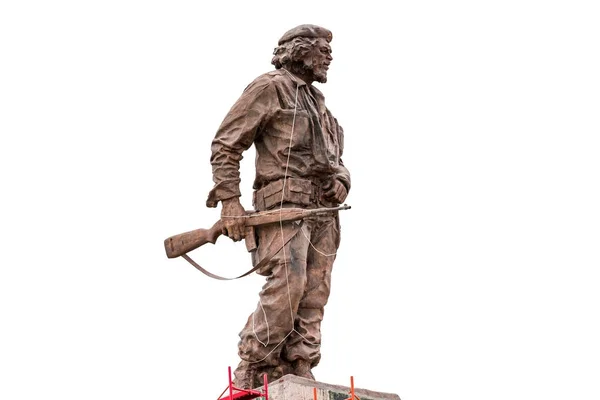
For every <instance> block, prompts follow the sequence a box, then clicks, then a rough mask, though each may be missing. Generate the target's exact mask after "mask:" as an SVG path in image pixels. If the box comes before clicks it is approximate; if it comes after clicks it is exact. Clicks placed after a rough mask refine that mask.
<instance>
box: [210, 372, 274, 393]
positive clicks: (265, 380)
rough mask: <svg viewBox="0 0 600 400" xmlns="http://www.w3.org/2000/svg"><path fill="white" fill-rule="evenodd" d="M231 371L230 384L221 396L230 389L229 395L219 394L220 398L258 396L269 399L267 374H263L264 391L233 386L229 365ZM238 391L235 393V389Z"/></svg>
mask: <svg viewBox="0 0 600 400" xmlns="http://www.w3.org/2000/svg"><path fill="white" fill-rule="evenodd" d="M228 372H229V385H228V386H227V387H226V388H225V390H223V393H221V396H223V395H224V394H225V392H227V390H229V396H227V397H221V396H219V398H218V400H250V399H256V398H257V397H264V398H265V400H269V382H268V379H267V374H265V375H264V376H263V384H264V392H261V391H260V390H254V389H240V388H238V387H235V386H233V380H232V379H231V367H228ZM234 390H235V391H236V392H235V393H233V391H234Z"/></svg>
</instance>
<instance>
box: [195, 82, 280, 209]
mask: <svg viewBox="0 0 600 400" xmlns="http://www.w3.org/2000/svg"><path fill="white" fill-rule="evenodd" d="M276 102H277V93H276V91H275V88H274V87H273V86H272V84H271V81H270V80H269V79H268V78H266V77H260V78H258V79H256V80H255V81H254V82H252V83H251V84H250V85H248V87H247V88H246V89H245V90H244V92H243V93H242V95H241V97H240V98H239V99H238V101H237V102H236V103H235V104H234V105H233V107H232V108H231V110H230V111H229V113H228V114H227V116H226V117H225V119H224V120H223V122H222V123H221V126H220V127H219V129H218V131H217V133H216V135H215V138H214V139H213V141H212V145H211V151H212V155H211V158H210V163H211V165H212V172H213V181H214V183H215V185H214V187H213V188H212V190H211V191H210V192H209V194H208V199H207V200H206V206H207V207H216V206H217V203H218V202H219V201H221V200H226V199H229V198H231V197H235V196H237V197H239V196H240V195H241V193H240V188H239V186H240V171H239V168H240V161H241V160H242V153H243V152H244V151H245V150H247V149H248V148H249V147H250V146H251V145H252V143H253V142H254V138H255V137H256V135H257V133H258V132H259V131H260V130H261V128H262V127H264V125H265V124H266V122H267V121H268V120H269V118H270V116H271V115H272V113H273V109H274V104H275V103H276Z"/></svg>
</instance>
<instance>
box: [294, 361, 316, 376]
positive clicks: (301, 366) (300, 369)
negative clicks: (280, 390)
mask: <svg viewBox="0 0 600 400" xmlns="http://www.w3.org/2000/svg"><path fill="white" fill-rule="evenodd" d="M311 368H312V367H311V365H310V361H306V360H296V361H294V375H296V376H300V377H302V378H306V379H310V380H313V381H314V380H315V376H314V375H313V373H312V372H311Z"/></svg>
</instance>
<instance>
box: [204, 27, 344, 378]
mask: <svg viewBox="0 0 600 400" xmlns="http://www.w3.org/2000/svg"><path fill="white" fill-rule="evenodd" d="M331 39H332V34H331V32H330V31H329V30H327V29H324V28H322V27H319V26H315V25H300V26H297V27H295V28H293V29H291V30H289V31H288V32H286V33H285V34H284V35H283V36H282V37H281V39H280V40H279V43H278V47H276V48H275V51H274V53H273V54H274V57H273V60H272V64H273V65H274V66H275V70H274V71H271V72H267V73H266V74H264V75H261V76H259V77H258V78H256V79H255V80H254V81H253V82H252V83H251V84H250V85H248V87H247V88H246V89H245V90H244V92H243V94H242V95H241V97H240V98H239V100H238V101H237V102H236V103H235V104H234V105H233V107H232V108H231V110H230V111H229V113H228V114H227V116H226V117H225V119H224V121H223V123H222V124H221V126H220V127H219V130H218V131H217V134H216V136H215V138H214V140H213V142H212V147H211V148H212V156H211V164H212V170H213V180H214V182H215V186H214V187H213V189H212V190H211V191H210V193H209V195H208V200H207V202H206V204H207V206H208V207H216V206H217V203H218V202H219V201H220V202H221V205H222V210H221V219H222V221H224V228H223V233H224V234H226V235H227V236H229V237H230V238H231V239H233V240H234V241H239V240H241V239H242V238H244V236H245V235H246V231H245V230H244V221H243V220H242V219H240V218H236V217H239V216H242V215H244V214H245V210H244V207H243V206H242V205H241V204H240V200H239V197H240V195H241V193H240V189H239V183H240V174H239V163H240V160H241V159H242V153H243V152H244V151H245V150H247V149H248V148H249V147H250V146H251V145H252V144H254V146H255V148H256V178H255V181H254V186H253V187H254V195H253V206H254V208H255V209H256V210H258V211H264V210H271V209H277V208H280V207H283V208H285V207H300V208H318V207H334V206H337V205H339V204H341V203H343V202H344V200H345V199H346V196H347V195H348V192H349V190H350V174H349V173H348V170H347V169H346V167H345V166H344V164H343V162H342V158H341V157H342V150H343V146H344V135H343V130H342V128H341V127H340V125H339V124H338V122H337V120H336V119H335V118H334V117H333V115H332V114H331V112H330V111H329V110H328V109H327V107H326V106H325V99H324V97H323V94H322V93H321V92H320V91H319V90H318V89H317V88H315V87H314V86H313V82H315V81H316V82H320V83H325V82H327V70H328V69H329V64H330V63H331V61H332V59H333V58H332V56H331V46H330V42H331ZM255 235H256V237H255V239H256V241H257V244H258V247H257V249H256V250H255V251H254V252H253V253H252V260H253V263H254V265H255V266H256V265H257V263H259V262H260V260H262V259H263V258H266V257H269V259H268V261H267V262H266V263H264V266H262V267H260V268H259V270H258V271H257V272H258V273H259V274H261V275H264V276H266V283H265V284H264V286H263V288H262V291H261V292H260V295H259V296H260V299H259V303H258V306H257V308H256V311H254V313H252V314H251V315H250V317H249V318H248V322H247V323H246V326H245V327H244V328H243V330H242V331H241V333H240V342H239V355H240V358H241V362H240V364H239V365H238V367H237V369H236V370H235V384H236V385H237V386H238V387H240V388H246V389H248V388H254V387H258V386H260V385H262V377H263V374H265V373H266V374H267V375H268V377H269V380H270V381H273V380H274V379H278V378H280V377H281V376H283V375H286V374H294V375H298V376H301V377H305V378H309V379H314V376H313V374H312V372H311V369H312V368H313V367H315V366H316V365H317V364H318V363H319V360H320V358H321V352H320V348H321V321H322V320H323V310H324V307H325V304H326V303H327V299H328V297H329V292H330V283H331V270H332V265H333V262H334V259H335V254H336V251H337V249H338V246H339V243H340V225H339V218H338V215H337V213H334V214H332V215H325V216H317V217H311V218H308V219H306V220H305V221H303V223H302V224H301V226H300V227H299V225H298V224H297V223H295V222H287V223H282V224H271V225H266V226H261V227H257V228H256V232H255ZM284 238H287V239H284ZM274 251H275V252H276V253H275V255H274V256H273V255H272V254H273V252H274Z"/></svg>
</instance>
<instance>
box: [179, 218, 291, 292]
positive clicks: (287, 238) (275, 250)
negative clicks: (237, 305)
mask: <svg viewBox="0 0 600 400" xmlns="http://www.w3.org/2000/svg"><path fill="white" fill-rule="evenodd" d="M302 222H303V221H302V220H300V221H298V222H297V223H296V224H295V225H296V226H295V227H294V229H293V230H291V231H290V232H289V233H288V234H287V235H285V236H284V237H283V240H282V243H281V246H274V248H273V249H272V250H271V252H270V253H269V254H267V255H266V256H265V257H264V258H263V259H262V260H260V261H259V262H258V263H257V264H256V265H255V266H254V268H252V269H251V270H250V271H248V272H246V273H243V274H242V275H240V276H236V277H235V278H224V277H222V276H219V275H216V274H213V273H212V272H209V271H207V270H205V269H204V268H202V267H201V266H200V265H199V264H198V263H197V262H196V261H194V260H192V259H191V257H190V256H188V255H187V253H185V254H182V255H181V257H183V258H184V259H185V260H187V262H189V263H190V264H192V265H193V266H194V267H196V269H197V270H198V271H200V272H202V273H203V274H204V275H206V276H209V277H211V278H213V279H218V280H220V281H232V280H234V279H240V278H243V277H244V276H248V275H250V274H251V273H253V272H254V271H256V270H258V269H260V268H262V267H264V266H265V265H267V263H268V262H269V261H270V260H271V258H273V257H274V256H275V254H277V253H279V251H280V250H281V249H283V248H284V247H285V245H286V244H288V243H289V241H290V240H292V238H293V237H294V236H296V234H297V233H298V231H299V230H300V228H301V227H302Z"/></svg>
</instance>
